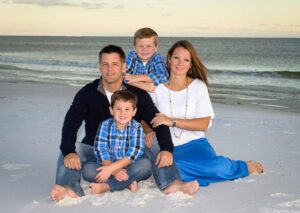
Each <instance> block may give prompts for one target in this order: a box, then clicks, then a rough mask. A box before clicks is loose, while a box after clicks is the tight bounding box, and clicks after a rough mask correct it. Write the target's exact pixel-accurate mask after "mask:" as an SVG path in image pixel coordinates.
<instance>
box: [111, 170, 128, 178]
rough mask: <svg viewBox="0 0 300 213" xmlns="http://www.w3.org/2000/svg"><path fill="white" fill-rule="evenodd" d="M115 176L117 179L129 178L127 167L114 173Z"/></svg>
mask: <svg viewBox="0 0 300 213" xmlns="http://www.w3.org/2000/svg"><path fill="white" fill-rule="evenodd" d="M114 177H115V178H116V180H117V181H126V180H128V178H129V176H128V174H127V170H126V169H120V170H119V171H118V172H117V173H116V174H114Z"/></svg>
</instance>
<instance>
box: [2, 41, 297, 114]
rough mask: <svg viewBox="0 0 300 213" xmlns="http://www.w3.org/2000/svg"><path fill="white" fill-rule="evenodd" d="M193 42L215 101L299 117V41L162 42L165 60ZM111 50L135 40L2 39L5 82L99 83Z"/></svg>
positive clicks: (74, 84)
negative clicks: (104, 52) (104, 51)
mask: <svg viewBox="0 0 300 213" xmlns="http://www.w3.org/2000/svg"><path fill="white" fill-rule="evenodd" d="M180 39H187V40H189V41H190V42H191V43H192V44H193V45H194V46H195V48H196V50H197V52H198V53H199V55H200V57H201V59H202V61H203V63H204V64H205V65H206V67H207V68H208V70H209V74H210V78H209V83H210V94H211V98H212V100H213V101H216V102H225V103H233V104H243V103H246V104H252V105H260V106H265V107H272V108H276V109H282V110H288V111H296V112H300V39H297V38H202V37H201V38H196V37H193V38H182V37H181V38H176V37H161V38H159V52H160V53H161V54H163V55H164V56H165V55H166V53H167V50H168V49H169V48H170V47H171V45H172V44H173V43H175V42H176V41H177V40H180ZM108 44H116V45H119V46H122V47H123V48H124V50H125V52H126V53H128V52H129V51H130V50H131V49H132V45H133V39H132V37H47V36H0V82H1V81H7V82H18V81H28V82H38V83H55V84H68V85H71V86H81V85H84V84H86V83H87V82H89V81H92V80H93V79H95V78H98V77H99V72H98V69H97V66H98V64H97V63H98V53H99V51H100V50H101V48H102V47H104V46H106V45H108Z"/></svg>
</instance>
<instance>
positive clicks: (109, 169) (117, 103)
mask: <svg viewBox="0 0 300 213" xmlns="http://www.w3.org/2000/svg"><path fill="white" fill-rule="evenodd" d="M136 102H137V97H136V95H134V94H133V93H131V92H129V91H127V90H119V91H116V92H115V93H114V94H113V95H112V97H111V106H110V107H109V110H110V113H111V114H112V115H113V118H109V119H107V120H105V121H103V122H102V123H101V124H100V126H99V128H98V132H97V135H96V138H95V144H94V152H95V156H96V159H97V162H90V163H87V164H86V166H85V167H84V169H83V173H82V175H83V178H84V179H86V180H87V181H89V182H92V183H91V184H90V188H91V194H100V193H104V192H107V191H111V192H112V191H120V190H123V189H125V188H129V190H130V191H131V192H136V191H137V183H138V182H139V181H141V180H145V179H147V178H148V177H150V176H151V173H152V169H151V162H150V161H149V160H148V159H146V158H143V157H142V155H143V153H144V149H145V144H144V137H145V135H144V132H143V128H142V126H141V125H140V123H138V122H137V121H135V120H134V119H133V116H134V115H135V113H136V110H137V109H136Z"/></svg>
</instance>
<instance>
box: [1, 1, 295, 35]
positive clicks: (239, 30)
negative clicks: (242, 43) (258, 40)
mask: <svg viewBox="0 0 300 213" xmlns="http://www.w3.org/2000/svg"><path fill="white" fill-rule="evenodd" d="M145 26H148V27H152V28H154V29H155V30H156V31H157V32H158V34H159V36H217V37H220V36H234V37H235V36H241V37H300V0H0V35H66V36H71V35H74V36H132V35H133V33H134V32H135V31H136V30H137V29H138V28H141V27H145Z"/></svg>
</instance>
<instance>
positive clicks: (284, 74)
mask: <svg viewBox="0 0 300 213" xmlns="http://www.w3.org/2000/svg"><path fill="white" fill-rule="evenodd" d="M209 73H210V74H212V75H241V76H257V77H275V78H293V79H300V71H250V70H246V71H236V70H209Z"/></svg>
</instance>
